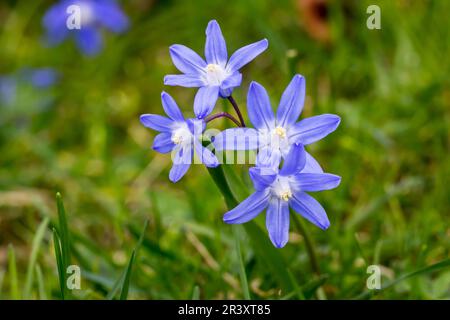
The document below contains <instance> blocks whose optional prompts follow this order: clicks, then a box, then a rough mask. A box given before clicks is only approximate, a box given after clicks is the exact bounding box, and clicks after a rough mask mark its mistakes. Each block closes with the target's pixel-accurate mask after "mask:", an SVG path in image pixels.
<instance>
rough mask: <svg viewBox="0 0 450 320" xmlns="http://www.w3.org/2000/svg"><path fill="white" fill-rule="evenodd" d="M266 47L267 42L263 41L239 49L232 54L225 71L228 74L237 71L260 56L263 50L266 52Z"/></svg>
mask: <svg viewBox="0 0 450 320" xmlns="http://www.w3.org/2000/svg"><path fill="white" fill-rule="evenodd" d="M268 45H269V42H268V41H267V39H263V40H261V41H258V42H255V43H252V44H249V45H247V46H245V47H242V48H240V49H239V50H237V51H236V52H235V53H233V55H232V56H231V58H230V61H228V64H227V70H228V71H229V72H234V71H238V70H239V69H240V68H242V67H243V66H245V65H246V64H247V63H249V62H250V61H252V60H253V59H255V58H256V57H257V56H258V55H260V54H261V53H262V52H263V51H264V50H266V49H267V47H268Z"/></svg>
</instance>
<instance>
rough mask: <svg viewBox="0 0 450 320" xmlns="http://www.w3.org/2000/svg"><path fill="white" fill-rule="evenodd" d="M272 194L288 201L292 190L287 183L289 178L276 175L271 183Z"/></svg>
mask: <svg viewBox="0 0 450 320" xmlns="http://www.w3.org/2000/svg"><path fill="white" fill-rule="evenodd" d="M271 191H272V195H273V196H275V197H276V198H279V199H281V200H283V201H289V199H290V198H292V190H291V186H290V184H289V178H288V177H283V176H278V177H277V178H276V180H275V181H274V182H273V184H272V190H271Z"/></svg>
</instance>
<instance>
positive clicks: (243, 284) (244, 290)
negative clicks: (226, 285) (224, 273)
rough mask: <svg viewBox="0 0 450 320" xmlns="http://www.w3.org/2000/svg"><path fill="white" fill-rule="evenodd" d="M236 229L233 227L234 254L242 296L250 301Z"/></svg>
mask: <svg viewBox="0 0 450 320" xmlns="http://www.w3.org/2000/svg"><path fill="white" fill-rule="evenodd" d="M237 228H238V226H233V229H234V230H233V232H234V239H235V245H236V253H237V255H238V260H239V277H240V279H241V287H242V294H243V295H244V299H245V300H250V299H251V298H250V291H249V289H248V282H247V274H246V273H245V265H244V260H243V259H242V253H241V244H240V242H239V230H238V229H237Z"/></svg>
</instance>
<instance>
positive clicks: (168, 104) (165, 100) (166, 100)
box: [161, 91, 184, 121]
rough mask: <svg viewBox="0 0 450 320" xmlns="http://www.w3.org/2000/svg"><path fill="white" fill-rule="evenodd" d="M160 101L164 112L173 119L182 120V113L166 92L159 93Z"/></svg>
mask: <svg viewBox="0 0 450 320" xmlns="http://www.w3.org/2000/svg"><path fill="white" fill-rule="evenodd" d="M161 102H162V105H163V108H164V111H165V112H166V114H167V115H168V116H169V117H170V118H171V119H172V120H174V121H184V117H183V114H182V113H181V110H180V108H179V107H178V105H177V103H176V102H175V100H174V99H173V98H172V97H171V96H170V95H169V94H168V93H167V92H164V91H163V92H162V93H161Z"/></svg>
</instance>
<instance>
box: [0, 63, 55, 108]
mask: <svg viewBox="0 0 450 320" xmlns="http://www.w3.org/2000/svg"><path fill="white" fill-rule="evenodd" d="M58 76H59V74H58V72H57V71H56V70H55V69H53V68H23V69H20V70H19V71H17V72H15V73H14V74H10V75H4V76H0V102H1V103H2V104H6V105H10V104H12V103H13V102H14V101H15V99H16V96H17V91H18V88H20V84H21V83H23V84H31V85H32V86H33V87H34V88H36V89H46V88H49V87H51V86H53V85H54V84H55V83H56V81H57V80H58ZM19 90H20V89H19Z"/></svg>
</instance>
